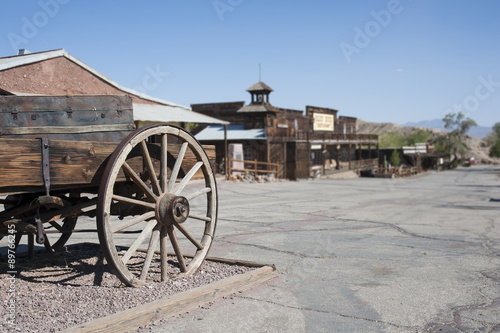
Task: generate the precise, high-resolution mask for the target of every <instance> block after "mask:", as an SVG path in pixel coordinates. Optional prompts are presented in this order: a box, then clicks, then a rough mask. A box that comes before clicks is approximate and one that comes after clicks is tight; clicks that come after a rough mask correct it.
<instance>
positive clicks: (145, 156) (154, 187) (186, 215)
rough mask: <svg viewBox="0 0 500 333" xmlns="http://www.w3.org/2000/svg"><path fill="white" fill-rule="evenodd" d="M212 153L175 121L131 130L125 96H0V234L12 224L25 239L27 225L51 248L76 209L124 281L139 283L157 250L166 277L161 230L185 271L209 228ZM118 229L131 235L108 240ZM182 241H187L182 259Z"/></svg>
mask: <svg viewBox="0 0 500 333" xmlns="http://www.w3.org/2000/svg"><path fill="white" fill-rule="evenodd" d="M214 159H215V149H214V147H213V146H201V145H200V144H199V143H198V141H196V139H194V137H192V136H191V135H190V134H189V133H188V132H186V131H185V130H183V129H182V128H179V127H175V126H172V125H168V124H157V125H151V126H148V127H145V128H141V129H137V130H136V129H135V125H134V122H133V110H132V101H131V99H130V97H127V96H4V97H0V195H2V196H3V198H0V203H1V204H3V206H4V210H3V211H1V212H0V239H1V238H2V237H3V236H4V235H8V236H9V237H13V236H14V235H12V233H13V231H14V230H13V229H12V228H11V226H12V225H15V226H16V229H15V231H16V232H17V234H16V237H15V244H16V247H17V245H18V244H19V242H20V239H21V236H22V235H27V236H28V246H29V247H31V249H32V248H33V238H34V234H35V233H36V234H37V241H38V242H39V243H43V244H44V246H45V248H46V249H47V250H49V251H55V250H57V249H58V248H61V247H62V246H63V245H64V243H65V242H66V240H67V238H68V237H69V235H71V233H72V231H73V229H74V227H75V223H76V219H77V217H78V216H79V215H87V216H96V218H97V230H98V234H99V240H100V243H101V247H102V249H103V252H104V255H105V257H106V259H107V262H108V264H109V265H110V266H111V267H112V269H113V270H114V271H115V272H116V274H117V276H118V277H119V278H120V279H121V280H122V281H123V282H124V283H126V284H128V285H132V286H137V285H141V284H144V283H146V281H147V280H148V279H149V276H150V275H151V274H153V273H152V272H150V271H151V270H150V265H151V261H152V260H153V258H154V257H155V256H158V255H159V259H158V260H160V261H161V265H160V266H161V279H162V280H164V279H166V278H167V276H168V263H167V259H166V258H167V252H166V248H167V243H166V242H167V238H168V239H169V240H170V243H171V245H172V249H173V250H174V252H175V254H176V256H177V259H178V265H179V266H180V267H181V271H182V273H183V274H193V273H194V272H195V271H196V270H197V269H198V268H199V266H200V265H201V263H202V262H203V260H204V258H205V257H206V255H207V252H208V249H209V247H210V245H211V242H212V240H213V234H214V231H215V224H216V218H217V189H216V184H215V177H214V173H213V167H212V161H213V160H214ZM89 193H90V194H94V196H86V195H87V194H89ZM95 195H97V197H96V196H95ZM112 216H117V217H119V220H116V219H112V218H111V217H112ZM186 221H188V222H189V223H187V222H186ZM193 221H194V222H193ZM188 226H192V229H191V230H190V228H189V227H188ZM47 227H48V228H49V229H50V228H52V229H53V230H47ZM176 231H177V233H178V234H180V235H182V236H183V238H184V243H183V241H182V240H181V241H179V239H178V237H177V234H176ZM123 232H128V233H137V234H138V236H137V238H136V239H135V240H134V242H133V243H132V244H128V245H126V246H120V247H117V246H115V244H114V240H115V238H116V237H117V235H118V234H120V233H123ZM51 233H55V234H57V235H56V238H55V243H54V242H52V243H51V242H50V241H49V240H48V238H49V237H48V236H49V235H50V234H51ZM57 237H58V238H57ZM144 244H147V245H146V249H144V250H141V246H142V245H144ZM186 244H187V246H188V247H189V246H190V247H192V248H194V255H193V256H194V258H193V259H191V260H190V262H186V261H185V260H184V257H183V253H184V251H185V250H184V248H185V247H186ZM120 249H125V250H120ZM120 251H121V252H120ZM138 253H145V254H144V255H142V254H140V255H139V254H138ZM137 262H139V263H141V265H139V266H141V267H142V268H141V269H140V270H139V271H137V266H138V265H137ZM153 275H154V274H153Z"/></svg>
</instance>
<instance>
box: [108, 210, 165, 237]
mask: <svg viewBox="0 0 500 333" xmlns="http://www.w3.org/2000/svg"><path fill="white" fill-rule="evenodd" d="M154 216H155V212H147V213H144V214H142V215H139V216H137V217H134V218H132V219H130V220H128V221H126V222H124V223H122V224H118V225H114V226H113V227H112V228H111V232H112V233H115V232H120V231H122V230H124V229H127V228H129V227H132V226H134V225H136V224H138V223H141V222H144V221H147V220H149V219H151V218H153V217H154Z"/></svg>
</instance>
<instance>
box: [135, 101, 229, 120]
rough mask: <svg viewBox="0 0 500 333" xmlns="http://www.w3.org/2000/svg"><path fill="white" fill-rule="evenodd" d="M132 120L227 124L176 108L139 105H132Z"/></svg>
mask: <svg viewBox="0 0 500 333" xmlns="http://www.w3.org/2000/svg"><path fill="white" fill-rule="evenodd" d="M134 120H135V121H143V122H153V123H197V124H220V125H227V124H229V123H228V122H227V121H223V120H219V119H216V118H212V117H209V116H205V115H203V114H200V113H197V112H194V111H191V110H188V109H184V108H181V107H178V106H170V105H151V104H140V103H134Z"/></svg>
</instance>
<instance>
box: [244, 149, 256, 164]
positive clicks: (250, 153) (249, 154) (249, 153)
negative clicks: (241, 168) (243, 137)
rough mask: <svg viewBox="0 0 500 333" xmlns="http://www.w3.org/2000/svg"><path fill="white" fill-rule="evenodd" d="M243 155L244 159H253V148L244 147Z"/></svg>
mask: <svg viewBox="0 0 500 333" xmlns="http://www.w3.org/2000/svg"><path fill="white" fill-rule="evenodd" d="M243 155H244V160H245V161H253V160H254V153H253V148H250V147H246V148H245V150H244V152H243Z"/></svg>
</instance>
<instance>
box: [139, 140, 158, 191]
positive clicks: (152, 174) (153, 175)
mask: <svg viewBox="0 0 500 333" xmlns="http://www.w3.org/2000/svg"><path fill="white" fill-rule="evenodd" d="M141 151H142V157H143V158H144V160H145V161H146V167H147V169H148V173H149V179H150V180H151V184H152V185H153V191H154V193H155V194H156V195H160V193H162V191H161V188H160V183H158V178H157V177H156V172H155V168H154V166H153V161H152V160H151V156H150V155H149V150H148V146H147V144H146V141H145V140H143V141H141Z"/></svg>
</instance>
